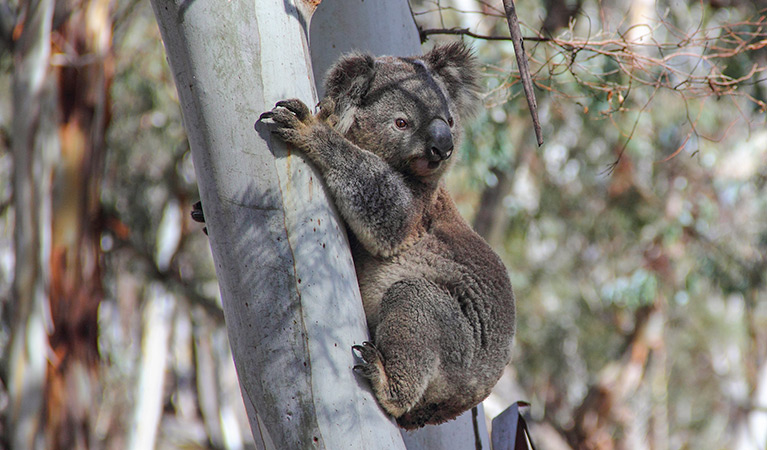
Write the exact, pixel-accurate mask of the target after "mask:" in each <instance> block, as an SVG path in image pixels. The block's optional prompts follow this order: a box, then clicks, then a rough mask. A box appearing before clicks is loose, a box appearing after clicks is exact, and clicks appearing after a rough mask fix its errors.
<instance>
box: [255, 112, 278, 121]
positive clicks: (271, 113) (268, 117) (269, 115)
mask: <svg viewBox="0 0 767 450" xmlns="http://www.w3.org/2000/svg"><path fill="white" fill-rule="evenodd" d="M272 116H274V113H273V112H272V111H267V112H265V113H262V114H261V115H260V116H258V120H259V121H260V120H264V119H271V118H272Z"/></svg>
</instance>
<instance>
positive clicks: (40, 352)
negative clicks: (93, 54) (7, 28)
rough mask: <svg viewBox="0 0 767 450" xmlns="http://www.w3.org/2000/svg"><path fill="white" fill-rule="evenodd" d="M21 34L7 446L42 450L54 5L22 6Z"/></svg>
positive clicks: (17, 45) (48, 1)
mask: <svg viewBox="0 0 767 450" xmlns="http://www.w3.org/2000/svg"><path fill="white" fill-rule="evenodd" d="M20 9H21V11H20V12H19V17H23V21H24V22H23V23H21V24H17V26H18V27H19V28H18V29H20V30H21V34H20V35H19V37H18V38H17V39H16V41H15V42H14V45H13V63H14V64H13V79H12V89H13V131H14V137H13V143H12V148H13V205H14V209H15V224H14V234H13V240H14V255H15V270H14V277H13V286H12V291H11V292H12V293H11V303H10V305H9V306H10V307H9V308H8V311H9V318H8V319H9V324H10V330H11V336H10V343H9V346H8V354H7V355H4V356H3V359H4V366H5V367H7V370H8V379H7V380H6V382H7V386H8V395H9V403H8V411H7V421H8V423H7V430H8V432H9V434H8V436H7V444H8V445H9V446H10V448H28V449H35V448H44V447H45V444H44V441H43V433H42V431H43V429H42V427H43V421H42V419H43V418H42V416H41V414H40V411H42V409H43V388H44V386H45V363H46V358H47V355H46V353H47V347H48V343H47V330H46V329H47V328H48V324H47V320H46V313H45V311H46V309H47V306H48V298H47V295H46V292H45V279H44V275H45V274H44V271H43V268H44V263H43V262H44V261H45V260H46V255H47V249H46V247H45V246H44V245H43V242H44V239H43V235H44V234H45V233H46V230H47V227H46V226H45V222H46V218H47V217H48V215H49V208H50V196H49V195H50V191H49V189H50V183H49V182H46V180H49V179H50V166H49V164H48V159H49V158H50V157H51V153H55V149H56V146H57V140H56V129H55V125H54V114H53V111H54V109H55V106H54V105H55V103H54V102H55V97H54V96H55V91H54V89H53V85H52V83H51V79H50V76H49V70H48V64H49V59H50V30H51V22H52V20H53V1H52V0H39V1H30V2H28V3H26V4H25V8H20Z"/></svg>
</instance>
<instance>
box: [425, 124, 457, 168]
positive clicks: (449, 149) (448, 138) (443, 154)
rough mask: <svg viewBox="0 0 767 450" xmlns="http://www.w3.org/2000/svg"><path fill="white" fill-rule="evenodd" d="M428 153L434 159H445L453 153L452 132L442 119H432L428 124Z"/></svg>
mask: <svg viewBox="0 0 767 450" xmlns="http://www.w3.org/2000/svg"><path fill="white" fill-rule="evenodd" d="M428 132H429V152H430V153H431V154H430V155H429V157H430V158H434V160H445V159H448V158H450V155H452V154H453V133H451V132H450V127H449V126H448V125H447V123H445V121H444V120H442V119H434V120H432V121H431V123H430V124H429V129H428Z"/></svg>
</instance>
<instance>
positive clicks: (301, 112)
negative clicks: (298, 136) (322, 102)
mask: <svg viewBox="0 0 767 450" xmlns="http://www.w3.org/2000/svg"><path fill="white" fill-rule="evenodd" d="M274 106H275V108H280V107H282V108H285V109H287V110H288V111H290V112H292V113H293V114H295V115H296V117H298V120H300V121H301V122H303V121H304V120H306V119H307V118H309V117H310V116H311V115H312V112H311V111H309V107H308V106H306V105H305V104H304V102H302V101H301V100H299V99H297V98H291V99H288V100H281V101H279V102H277V104H276V105H274Z"/></svg>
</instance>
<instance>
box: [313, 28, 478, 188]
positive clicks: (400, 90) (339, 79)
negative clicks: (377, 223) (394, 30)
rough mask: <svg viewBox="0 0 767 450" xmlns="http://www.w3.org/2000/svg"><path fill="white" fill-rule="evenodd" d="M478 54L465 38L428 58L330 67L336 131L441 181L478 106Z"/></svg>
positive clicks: (408, 170)
mask: <svg viewBox="0 0 767 450" xmlns="http://www.w3.org/2000/svg"><path fill="white" fill-rule="evenodd" d="M475 65H476V63H475V59H474V57H473V56H472V54H471V51H470V50H469V49H468V48H466V47H465V46H464V45H463V44H461V43H453V44H448V45H442V46H438V47H435V48H434V49H433V50H432V51H430V52H429V53H427V54H426V55H424V56H423V57H413V58H396V57H391V56H384V57H380V58H373V57H372V56H370V55H366V54H358V53H357V54H350V55H346V56H344V57H342V58H341V59H340V60H339V61H338V62H336V64H335V65H334V66H333V67H332V68H331V69H330V71H329V72H328V76H327V79H326V81H325V92H326V94H325V96H326V99H330V100H332V104H334V111H333V112H334V114H335V115H336V116H337V120H338V122H337V125H336V128H337V129H338V130H339V131H340V132H341V133H343V134H344V135H345V136H346V137H347V138H348V139H349V140H351V141H352V142H354V143H355V144H357V145H359V146H360V147H361V148H364V149H366V150H369V151H371V152H373V153H375V154H377V155H378V156H380V157H381V158H383V159H384V160H385V161H387V162H388V163H389V165H391V166H392V167H394V168H395V169H396V170H398V171H400V172H402V173H404V174H406V175H409V176H414V177H418V178H419V179H423V180H437V179H439V177H440V175H441V174H442V173H443V172H444V171H445V169H446V168H447V166H448V165H449V162H450V161H451V158H450V157H451V156H452V154H453V150H454V148H456V147H457V146H458V144H459V140H460V136H461V132H460V124H461V122H462V121H463V120H464V119H466V118H467V117H469V116H471V114H472V113H473V111H474V109H475V107H476V106H477V104H478V100H479V96H478V87H477V80H476V68H475Z"/></svg>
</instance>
